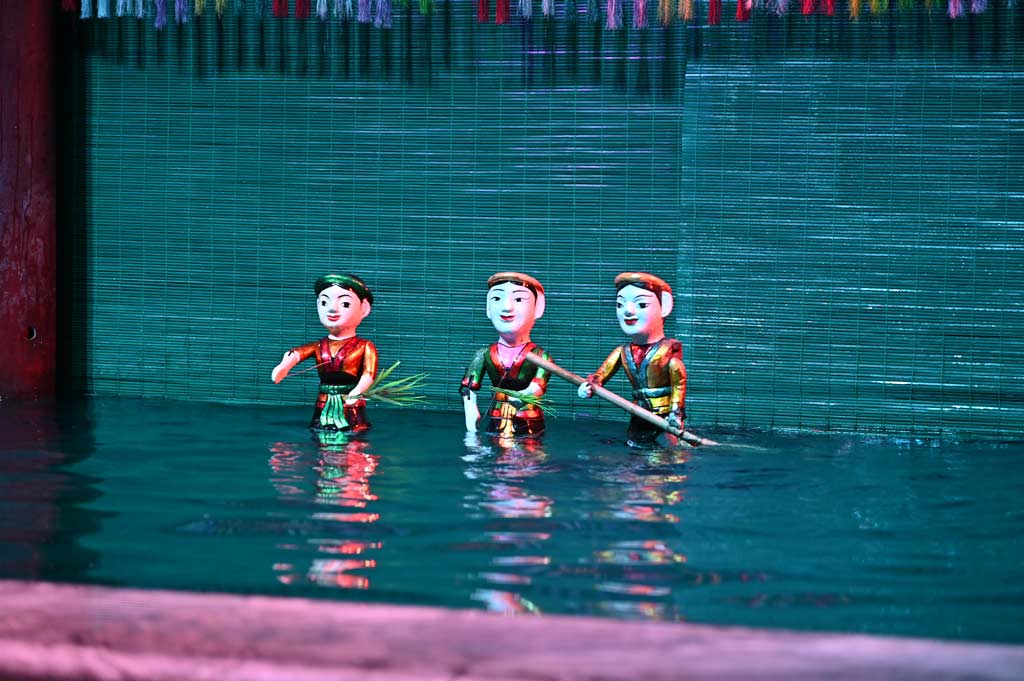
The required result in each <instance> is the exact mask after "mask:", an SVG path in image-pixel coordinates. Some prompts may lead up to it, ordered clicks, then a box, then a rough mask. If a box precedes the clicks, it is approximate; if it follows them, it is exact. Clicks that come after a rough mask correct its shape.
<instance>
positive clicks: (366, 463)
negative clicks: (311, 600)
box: [269, 433, 381, 589]
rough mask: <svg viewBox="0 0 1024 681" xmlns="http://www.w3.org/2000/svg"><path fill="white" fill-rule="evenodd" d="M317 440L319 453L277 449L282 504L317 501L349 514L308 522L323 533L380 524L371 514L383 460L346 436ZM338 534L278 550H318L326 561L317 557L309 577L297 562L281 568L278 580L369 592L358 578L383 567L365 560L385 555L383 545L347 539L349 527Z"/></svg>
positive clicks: (324, 514) (316, 516)
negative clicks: (375, 480) (369, 554)
mask: <svg viewBox="0 0 1024 681" xmlns="http://www.w3.org/2000/svg"><path fill="white" fill-rule="evenodd" d="M314 437H315V440H316V446H315V447H314V448H310V447H308V446H302V445H297V444H290V443H286V442H278V443H275V444H273V445H271V447H270V453H271V456H270V461H269V464H270V467H271V469H273V471H274V475H273V476H272V477H271V482H272V483H273V485H274V487H275V488H276V489H277V491H278V493H279V494H280V495H281V498H282V499H283V500H290V501H299V502H309V501H312V503H313V504H315V505H316V507H318V508H319V507H324V506H326V507H328V508H331V507H334V508H338V509H343V510H337V511H335V510H317V511H314V512H312V513H310V514H309V516H308V518H309V519H310V520H311V521H314V523H315V524H316V526H318V527H324V528H330V527H331V526H332V524H335V523H340V524H348V523H373V522H376V521H377V520H379V519H380V515H379V514H377V513H374V512H371V511H369V510H368V506H369V505H370V504H371V503H372V502H374V501H377V496H376V495H375V494H374V493H373V492H372V491H371V489H370V478H371V477H372V476H373V474H374V473H375V471H376V470H377V466H378V464H379V463H380V457H379V456H377V455H375V454H372V453H371V451H370V450H371V445H370V443H369V442H368V441H366V440H362V439H358V438H350V437H349V436H348V435H346V434H344V433H315V434H314ZM310 485H312V489H311V488H310ZM311 492H312V494H311ZM325 534H330V533H329V532H325ZM337 534H338V535H340V537H309V538H307V539H306V544H307V545H306V546H297V545H295V544H288V543H282V544H278V545H277V548H278V549H281V550H284V551H295V552H297V553H300V552H306V551H308V550H310V549H312V550H314V551H315V552H316V553H317V554H321V555H317V556H316V557H314V558H313V559H312V560H311V562H310V564H309V566H308V568H306V569H305V571H302V570H299V569H298V567H297V566H296V564H295V563H294V562H278V563H275V564H274V566H273V569H274V572H275V573H276V577H277V580H278V581H279V582H281V583H282V584H296V583H299V582H301V581H305V582H307V583H310V584H315V585H318V586H325V587H334V588H341V589H368V588H369V587H370V580H369V578H368V577H366V576H365V575H363V574H353V572H354V571H361V570H369V569H373V568H375V567H376V566H377V561H376V560H374V559H373V558H367V557H364V555H363V554H364V553H365V552H367V551H370V550H376V549H380V548H381V542H375V541H366V540H356V539H349V538H346V537H345V535H347V534H351V533H350V532H346V531H345V528H344V525H339V531H338V533H337Z"/></svg>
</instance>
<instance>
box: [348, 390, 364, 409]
mask: <svg viewBox="0 0 1024 681" xmlns="http://www.w3.org/2000/svg"><path fill="white" fill-rule="evenodd" d="M360 399H361V398H360V397H359V393H349V394H348V395H346V396H345V406H346V407H354V406H356V405H357V404H359V400H360Z"/></svg>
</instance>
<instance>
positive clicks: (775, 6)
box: [768, 0, 789, 17]
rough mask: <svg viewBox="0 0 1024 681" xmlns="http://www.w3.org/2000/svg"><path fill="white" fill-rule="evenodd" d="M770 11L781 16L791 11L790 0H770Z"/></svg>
mask: <svg viewBox="0 0 1024 681" xmlns="http://www.w3.org/2000/svg"><path fill="white" fill-rule="evenodd" d="M768 11H769V12H771V13H772V14H774V15H775V16H777V17H781V16H783V15H785V14H786V12H788V11H789V0H768Z"/></svg>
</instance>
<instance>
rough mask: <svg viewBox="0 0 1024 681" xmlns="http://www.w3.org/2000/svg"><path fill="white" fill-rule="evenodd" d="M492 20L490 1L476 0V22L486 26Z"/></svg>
mask: <svg viewBox="0 0 1024 681" xmlns="http://www.w3.org/2000/svg"><path fill="white" fill-rule="evenodd" d="M490 20H491V3H490V2H489V0H476V21H477V23H480V24H486V23H487V22H488V21H490Z"/></svg>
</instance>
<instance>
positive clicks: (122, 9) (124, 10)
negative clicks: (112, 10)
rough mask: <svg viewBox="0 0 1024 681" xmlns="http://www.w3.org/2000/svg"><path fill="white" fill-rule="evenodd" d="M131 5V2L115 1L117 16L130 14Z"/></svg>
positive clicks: (129, 0) (127, 0) (130, 0)
mask: <svg viewBox="0 0 1024 681" xmlns="http://www.w3.org/2000/svg"><path fill="white" fill-rule="evenodd" d="M131 4H132V0H117V10H116V11H117V16H119V17H123V16H124V15H125V14H128V12H131V11H132V8H131Z"/></svg>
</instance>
